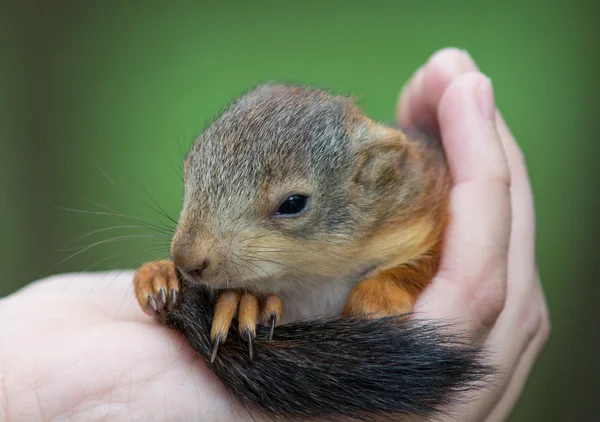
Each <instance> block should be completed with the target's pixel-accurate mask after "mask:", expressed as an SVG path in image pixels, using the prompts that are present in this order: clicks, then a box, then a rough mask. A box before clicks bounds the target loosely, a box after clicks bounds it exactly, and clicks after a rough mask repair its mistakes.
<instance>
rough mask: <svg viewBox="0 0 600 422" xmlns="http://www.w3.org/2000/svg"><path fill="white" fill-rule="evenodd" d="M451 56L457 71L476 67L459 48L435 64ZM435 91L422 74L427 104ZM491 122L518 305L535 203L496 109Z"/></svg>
mask: <svg viewBox="0 0 600 422" xmlns="http://www.w3.org/2000/svg"><path fill="white" fill-rule="evenodd" d="M461 53H462V54H461ZM451 60H454V61H455V64H454V65H452V66H456V67H457V68H458V69H459V71H460V72H471V71H478V70H479V68H478V66H477V64H476V63H475V61H474V60H473V58H472V57H471V56H470V55H469V54H467V53H466V52H461V51H460V50H459V51H458V52H456V54H455V55H452V54H440V55H439V56H438V60H437V61H436V62H442V61H443V62H445V64H442V63H439V64H438V65H440V66H444V65H446V66H447V67H451V66H449V65H448V63H447V62H449V61H451ZM432 61H433V60H432ZM431 72H433V70H428V73H431ZM438 91H439V89H436V87H432V86H430V85H428V79H427V77H426V78H425V95H426V97H427V100H426V101H427V102H428V103H429V104H435V102H436V98H437V96H438V95H439V92H438ZM495 122H496V128H497V130H498V134H499V135H500V141H501V143H502V147H503V148H504V153H505V155H506V160H507V163H508V168H509V171H510V175H511V190H510V193H511V207H512V210H511V214H512V223H511V225H512V226H511V236H510V246H509V251H510V258H509V261H510V262H509V266H508V286H507V297H508V299H507V302H508V303H509V304H513V303H514V304H515V306H519V304H520V303H521V302H522V300H516V301H513V298H515V299H517V298H523V297H524V295H523V292H524V290H527V289H529V287H530V286H528V284H530V283H531V282H534V281H535V280H537V276H536V271H537V268H536V265H535V249H536V244H535V240H536V235H535V233H536V223H535V207H534V201H533V193H532V189H531V183H530V180H529V175H528V172H527V166H526V164H525V156H524V154H523V152H522V151H521V148H520V147H519V145H518V143H517V141H516V139H515V137H514V136H513V134H512V133H511V131H510V129H509V128H508V125H507V124H506V122H505V120H504V118H503V117H502V114H501V113H500V112H499V111H496V115H495Z"/></svg>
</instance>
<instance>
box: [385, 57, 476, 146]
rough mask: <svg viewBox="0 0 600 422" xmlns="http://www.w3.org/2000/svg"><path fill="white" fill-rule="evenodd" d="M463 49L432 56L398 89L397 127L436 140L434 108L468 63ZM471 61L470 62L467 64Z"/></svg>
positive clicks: (437, 127) (437, 128) (464, 70)
mask: <svg viewBox="0 0 600 422" xmlns="http://www.w3.org/2000/svg"><path fill="white" fill-rule="evenodd" d="M465 56H468V54H467V53H466V52H464V51H463V50H459V49H457V48H445V49H442V50H440V51H438V52H436V53H435V54H433V55H432V56H431V57H430V58H429V59H428V61H427V62H426V63H425V65H423V66H422V67H421V68H419V69H418V70H417V71H416V72H415V74H414V75H413V76H412V77H411V79H410V80H409V82H408V83H407V84H406V85H405V87H404V88H403V89H402V91H401V93H400V96H399V100H398V107H397V111H396V123H397V124H398V125H399V126H400V127H405V128H414V129H420V130H423V131H426V132H427V133H429V134H430V135H432V136H435V137H439V126H438V123H437V105H438V103H439V101H440V99H441V97H442V94H443V93H444V91H445V90H446V88H447V87H448V85H449V84H450V82H452V80H453V79H454V78H456V77H457V76H459V75H460V74H462V73H465V72H466V71H470V70H473V69H466V66H468V65H469V64H470V62H469V61H468V60H466V59H465ZM471 62H472V61H471Z"/></svg>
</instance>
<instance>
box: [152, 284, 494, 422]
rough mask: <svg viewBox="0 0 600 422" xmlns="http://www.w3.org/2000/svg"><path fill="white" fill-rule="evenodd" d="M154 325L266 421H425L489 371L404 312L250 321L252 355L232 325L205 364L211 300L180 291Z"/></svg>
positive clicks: (199, 292) (455, 340)
mask: <svg viewBox="0 0 600 422" xmlns="http://www.w3.org/2000/svg"><path fill="white" fill-rule="evenodd" d="M181 293H182V294H181V295H180V298H181V299H180V303H179V304H178V306H177V307H176V308H175V309H173V310H171V311H168V312H167V313H166V314H165V315H163V317H162V320H163V322H164V323H165V324H166V325H168V326H170V327H172V328H174V329H175V330H177V331H179V332H180V333H181V334H183V335H184V337H185V338H186V340H187V342H188V343H189V344H190V345H191V347H192V348H193V349H194V350H195V351H196V352H198V353H199V354H200V356H202V357H203V358H204V359H205V360H206V362H207V364H208V366H209V367H210V368H211V369H212V371H213V372H214V373H215V374H216V375H217V377H218V378H219V379H220V380H221V382H222V383H223V384H224V385H225V387H226V388H227V389H228V390H229V392H230V393H231V394H232V395H233V396H234V397H235V398H236V399H237V400H238V402H239V403H240V404H241V405H242V406H243V407H245V408H246V409H248V410H252V411H258V412H260V413H262V414H264V415H266V416H269V417H271V418H272V419H275V420H278V419H285V420H290V419H291V420H314V419H321V420H338V419H342V420H360V421H370V420H374V419H376V418H381V417H382V416H383V417H385V416H386V415H387V416H392V415H396V416H397V415H399V414H405V415H407V414H410V415H413V414H414V415H420V416H424V417H432V416H435V415H436V414H438V415H439V414H440V412H441V413H444V407H445V406H446V405H448V404H450V403H453V402H454V401H455V400H457V399H459V400H460V397H461V395H462V394H463V393H464V392H465V391H468V390H471V389H474V388H479V387H481V386H482V384H483V383H484V382H485V379H486V377H487V376H488V375H490V374H491V373H492V368H491V367H489V366H487V365H485V364H484V363H483V361H482V358H483V357H482V354H481V352H480V351H479V350H477V349H475V348H473V347H469V346H467V345H466V344H465V343H464V341H462V340H461V339H460V338H459V337H457V336H454V335H451V334H449V333H448V332H447V331H446V330H444V327H443V326H441V325H439V324H434V323H425V322H418V321H416V320H414V319H409V318H406V317H393V318H384V319H378V320H370V319H359V318H333V319H318V320H311V321H306V322H296V323H291V324H285V325H281V326H279V327H277V328H276V329H275V336H274V339H273V340H272V341H268V340H267V336H268V328H266V327H263V326H259V327H257V338H256V340H255V341H254V343H253V347H254V360H253V361H250V360H249V358H248V345H247V343H246V341H245V340H243V339H242V338H241V336H239V335H238V333H237V329H236V327H235V324H233V326H232V328H231V331H230V333H229V336H228V337H227V341H226V343H225V344H222V345H221V346H220V347H219V354H218V357H217V360H216V361H215V362H214V364H210V363H209V361H210V355H211V351H212V343H211V340H210V328H211V323H212V315H213V310H214V301H213V299H212V297H211V295H210V294H208V293H207V292H206V291H205V290H204V289H203V288H201V287H189V286H186V287H185V291H183V292H181Z"/></svg>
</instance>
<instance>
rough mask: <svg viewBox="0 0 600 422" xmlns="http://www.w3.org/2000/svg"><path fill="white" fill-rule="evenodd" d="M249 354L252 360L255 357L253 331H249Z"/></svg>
mask: <svg viewBox="0 0 600 422" xmlns="http://www.w3.org/2000/svg"><path fill="white" fill-rule="evenodd" d="M248 356H249V357H250V360H252V359H254V352H253V351H252V333H251V332H250V331H248Z"/></svg>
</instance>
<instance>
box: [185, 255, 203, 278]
mask: <svg viewBox="0 0 600 422" xmlns="http://www.w3.org/2000/svg"><path fill="white" fill-rule="evenodd" d="M206 268H208V260H207V259H205V260H204V261H202V263H201V264H200V265H199V266H197V267H196V268H195V269H193V270H189V271H188V272H189V273H190V274H191V275H192V276H194V277H197V278H202V273H203V272H204V270H205V269H206Z"/></svg>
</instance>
